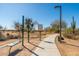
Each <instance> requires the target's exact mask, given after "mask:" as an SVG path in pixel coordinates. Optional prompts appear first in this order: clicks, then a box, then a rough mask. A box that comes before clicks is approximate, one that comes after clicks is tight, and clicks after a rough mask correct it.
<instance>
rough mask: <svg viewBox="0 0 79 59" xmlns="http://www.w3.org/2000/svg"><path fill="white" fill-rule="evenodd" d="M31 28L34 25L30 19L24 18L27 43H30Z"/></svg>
mask: <svg viewBox="0 0 79 59" xmlns="http://www.w3.org/2000/svg"><path fill="white" fill-rule="evenodd" d="M33 26H34V24H33V21H32V19H31V18H26V19H25V27H26V30H27V33H28V42H30V41H29V38H30V32H31V31H32V30H33Z"/></svg>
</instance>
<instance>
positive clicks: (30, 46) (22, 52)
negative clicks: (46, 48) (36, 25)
mask: <svg viewBox="0 0 79 59" xmlns="http://www.w3.org/2000/svg"><path fill="white" fill-rule="evenodd" d="M35 35H36V34H35ZM35 35H34V34H31V37H30V43H28V41H27V37H25V38H24V45H25V47H23V46H22V43H19V44H17V45H15V46H14V47H12V48H11V49H10V47H5V48H1V49H0V56H8V55H9V56H30V55H31V54H35V55H37V54H36V53H35V52H33V51H34V50H35V48H36V47H38V48H40V49H43V47H40V46H38V45H39V43H40V42H41V41H40V40H39V39H40V38H39V37H35ZM45 37H47V35H42V38H41V39H43V38H45ZM15 41H16V39H9V40H6V41H0V46H2V45H5V44H8V43H11V42H15ZM9 52H10V54H9ZM37 56H38V55H37Z"/></svg>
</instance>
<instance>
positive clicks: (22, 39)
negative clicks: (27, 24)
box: [22, 16, 24, 46]
mask: <svg viewBox="0 0 79 59" xmlns="http://www.w3.org/2000/svg"><path fill="white" fill-rule="evenodd" d="M22 46H24V16H22Z"/></svg>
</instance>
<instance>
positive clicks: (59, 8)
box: [55, 6, 62, 39]
mask: <svg viewBox="0 0 79 59" xmlns="http://www.w3.org/2000/svg"><path fill="white" fill-rule="evenodd" d="M55 8H59V9H60V39H61V20H62V7H61V6H55Z"/></svg>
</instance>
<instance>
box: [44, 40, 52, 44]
mask: <svg viewBox="0 0 79 59" xmlns="http://www.w3.org/2000/svg"><path fill="white" fill-rule="evenodd" d="M44 42H46V43H51V44H53V42H49V41H44Z"/></svg>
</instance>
